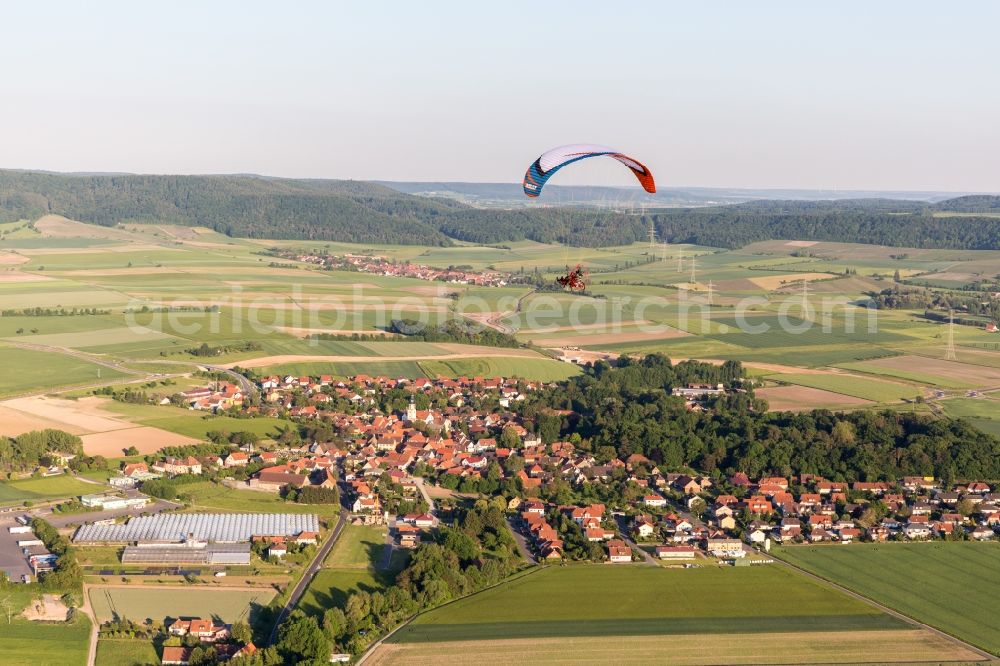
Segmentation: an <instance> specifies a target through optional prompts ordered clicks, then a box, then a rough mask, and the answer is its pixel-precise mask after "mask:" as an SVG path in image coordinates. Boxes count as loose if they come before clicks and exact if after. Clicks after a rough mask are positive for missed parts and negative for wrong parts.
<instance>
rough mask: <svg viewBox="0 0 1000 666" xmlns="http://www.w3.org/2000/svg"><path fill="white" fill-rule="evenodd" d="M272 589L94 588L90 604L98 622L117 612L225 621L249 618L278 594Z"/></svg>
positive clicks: (137, 616) (127, 615)
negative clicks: (212, 618)
mask: <svg viewBox="0 0 1000 666" xmlns="http://www.w3.org/2000/svg"><path fill="white" fill-rule="evenodd" d="M275 595H276V592H275V590H273V589H271V588H266V587H262V588H261V589H259V590H231V589H226V588H219V589H205V588H195V587H184V588H181V587H173V588H169V587H164V588H162V589H153V588H149V587H145V588H140V587H100V586H96V587H91V588H90V603H91V605H92V606H93V608H94V613H95V614H96V615H97V621H98V622H107V621H108V620H110V619H111V618H112V616H113V615H114V614H115V613H117V614H118V615H119V616H120V617H124V618H128V619H130V620H134V621H136V622H144V621H145V620H146V619H147V618H152V619H154V620H160V621H162V620H163V619H164V618H168V617H169V618H177V617H218V618H219V619H220V620H222V621H223V622H229V623H231V622H238V621H243V622H247V621H249V622H250V623H251V624H253V622H254V619H255V617H256V613H257V612H258V611H259V610H260V609H261V608H264V607H266V606H267V605H268V604H269V603H270V602H271V600H272V599H273V598H274V597H275Z"/></svg>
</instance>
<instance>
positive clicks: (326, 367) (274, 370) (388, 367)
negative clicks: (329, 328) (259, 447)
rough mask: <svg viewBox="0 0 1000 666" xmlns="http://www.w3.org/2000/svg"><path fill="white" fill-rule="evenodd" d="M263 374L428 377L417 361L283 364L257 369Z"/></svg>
mask: <svg viewBox="0 0 1000 666" xmlns="http://www.w3.org/2000/svg"><path fill="white" fill-rule="evenodd" d="M257 371H258V372H260V373H261V374H275V375H296V376H300V375H309V376H315V375H320V374H326V375H333V376H334V377H353V376H355V375H360V374H365V375H373V376H382V377H408V378H410V379H416V378H418V377H426V374H424V371H423V370H421V369H420V365H419V364H418V363H417V362H416V361H375V362H372V363H352V362H337V363H320V362H311V361H303V362H301V363H282V364H279V365H269V366H267V367H264V368H257Z"/></svg>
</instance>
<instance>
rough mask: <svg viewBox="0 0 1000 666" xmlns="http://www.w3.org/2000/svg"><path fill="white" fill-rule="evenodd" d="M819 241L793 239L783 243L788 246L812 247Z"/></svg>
mask: <svg viewBox="0 0 1000 666" xmlns="http://www.w3.org/2000/svg"><path fill="white" fill-rule="evenodd" d="M818 242H819V241H806V240H793V241H788V242H787V243H785V245H787V246H788V247H812V246H813V245H816V243H818Z"/></svg>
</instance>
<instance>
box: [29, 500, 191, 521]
mask: <svg viewBox="0 0 1000 666" xmlns="http://www.w3.org/2000/svg"><path fill="white" fill-rule="evenodd" d="M179 506H181V505H179V504H175V503H173V502H168V501H166V500H157V501H155V502H153V503H152V504H148V505H146V506H144V507H142V508H132V509H110V510H108V511H88V512H87V513H71V514H68V515H60V514H57V513H52V510H51V509H43V510H41V511H36V512H33V513H34V515H38V516H39V517H41V518H44V519H45V520H47V521H48V522H50V523H51V524H52V525H53V526H54V527H56V528H62V527H67V526H70V525H82V524H84V523H96V522H97V521H99V520H108V519H111V518H124V517H135V516H140V515H142V514H156V513H159V512H161V511H166V510H168V509H176V508H178V507H179Z"/></svg>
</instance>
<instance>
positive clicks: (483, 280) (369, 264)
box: [271, 251, 524, 287]
mask: <svg viewBox="0 0 1000 666" xmlns="http://www.w3.org/2000/svg"><path fill="white" fill-rule="evenodd" d="M271 254H273V255H274V256H278V257H281V258H283V259H293V260H295V261H300V262H303V263H307V264H313V265H316V266H321V267H323V268H324V269H326V270H341V271H342V270H353V271H357V272H359V273H371V274H373V275H381V276H385V277H407V278H416V279H418V280H429V281H438V282H448V283H451V284H471V285H477V286H480V287H505V286H507V285H508V284H514V283H518V282H521V283H523V282H524V280H519V279H518V277H517V276H515V275H512V274H510V273H503V272H500V271H492V270H485V271H478V270H472V269H471V268H463V267H452V268H436V267H433V266H425V265H423V264H415V263H412V262H409V261H391V260H389V259H388V258H387V257H382V256H368V255H362V254H344V255H329V254H303V253H300V252H292V251H273V252H272V253H271Z"/></svg>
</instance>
